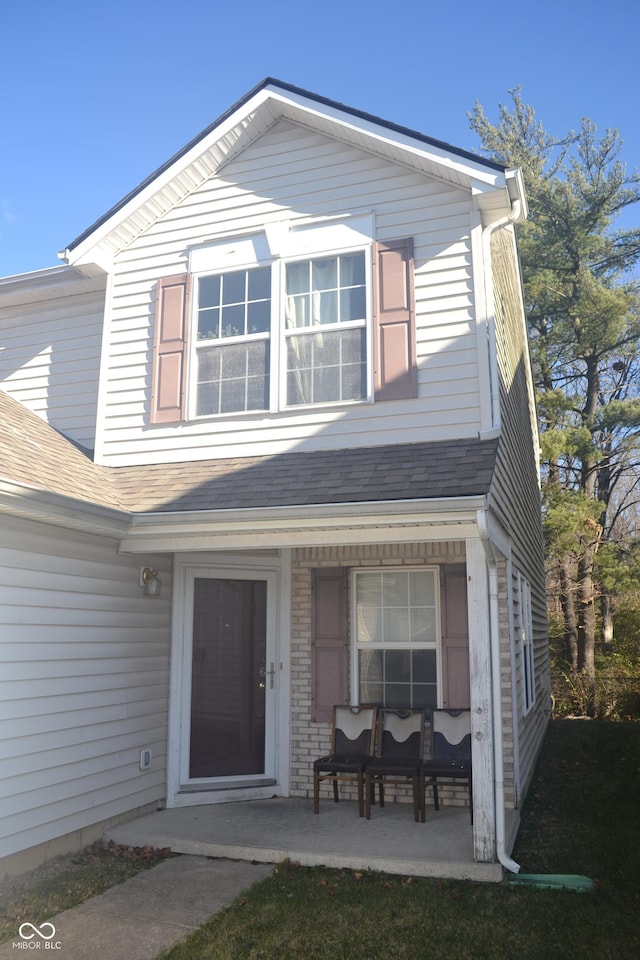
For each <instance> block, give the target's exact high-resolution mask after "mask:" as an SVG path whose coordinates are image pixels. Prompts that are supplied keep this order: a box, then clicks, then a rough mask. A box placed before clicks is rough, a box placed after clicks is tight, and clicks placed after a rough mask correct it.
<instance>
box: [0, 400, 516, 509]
mask: <svg viewBox="0 0 640 960" xmlns="http://www.w3.org/2000/svg"><path fill="white" fill-rule="evenodd" d="M496 446H497V441H495V440H479V439H468V440H458V441H455V442H449V441H437V442H431V443H405V444H394V445H388V446H378V447H368V448H358V449H353V450H327V451H314V452H291V453H285V454H280V455H278V456H261V457H246V458H232V459H224V460H200V461H195V462H187V463H158V464H148V465H142V466H131V467H105V466H99V465H97V464H95V463H93V462H92V461H91V460H90V459H89V458H88V457H87V456H86V455H85V454H84V453H83V452H82V451H81V450H79V449H78V448H77V447H76V446H74V444H73V443H71V442H70V441H69V440H67V439H66V438H65V437H64V436H62V435H61V434H60V433H58V432H57V431H56V430H54V429H53V428H52V427H50V426H49V425H48V424H47V423H46V422H45V421H44V420H42V419H41V418H40V417H39V416H37V415H36V414H35V413H32V412H31V411H29V410H27V409H26V408H25V407H24V406H22V404H20V403H19V402H18V401H17V400H15V399H14V398H12V397H10V396H9V395H8V394H6V393H4V392H3V391H1V390H0V462H1V463H2V466H1V467H0V493H2V492H4V493H5V494H7V486H9V487H11V489H12V491H13V492H12V495H11V496H10V497H9V500H10V503H11V506H12V508H15V507H16V504H17V500H16V495H17V494H16V488H19V490H20V491H21V492H22V493H23V496H24V498H25V500H26V501H28V502H30V503H33V502H34V501H38V500H39V499H43V500H45V501H46V500H47V499H48V498H49V497H50V495H51V494H53V495H56V496H57V497H61V498H65V500H66V501H73V502H75V503H77V504H78V505H81V504H83V505H86V506H87V507H90V508H91V507H100V508H103V509H104V510H107V511H109V512H111V511H117V512H119V513H122V514H123V515H125V516H132V515H135V514H142V513H152V514H155V515H156V516H158V515H161V514H163V513H166V514H172V515H174V516H175V514H180V513H183V514H184V513H192V512H194V511H213V512H215V511H225V510H243V509H250V510H256V509H257V510H260V509H265V510H268V509H271V508H274V507H295V506H310V505H337V504H363V503H375V502H387V503H388V502H393V501H400V500H402V501H407V500H423V501H429V500H441V499H450V498H465V497H479V496H484V495H486V494H487V493H488V492H489V487H490V484H491V479H492V475H493V468H494V464H495V457H496ZM1 506H2V503H1V498H0V507H1ZM14 512H20V511H19V510H15V511H14Z"/></svg>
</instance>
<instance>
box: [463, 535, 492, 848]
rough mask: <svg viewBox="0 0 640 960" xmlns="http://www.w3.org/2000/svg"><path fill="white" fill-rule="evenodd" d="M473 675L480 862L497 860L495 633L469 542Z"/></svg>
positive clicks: (481, 556)
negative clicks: (494, 711) (492, 645)
mask: <svg viewBox="0 0 640 960" xmlns="http://www.w3.org/2000/svg"><path fill="white" fill-rule="evenodd" d="M466 551H467V599H468V603H469V669H470V672H471V746H472V762H473V794H474V798H475V806H474V816H473V843H474V855H475V858H476V860H484V861H493V860H495V857H496V827H495V824H496V816H495V787H494V780H495V772H494V751H493V716H492V707H491V632H490V620H489V578H488V571H487V562H486V556H485V551H484V548H483V546H482V542H481V540H480V539H479V538H478V537H474V538H472V539H471V538H470V539H468V540H467V541H466Z"/></svg>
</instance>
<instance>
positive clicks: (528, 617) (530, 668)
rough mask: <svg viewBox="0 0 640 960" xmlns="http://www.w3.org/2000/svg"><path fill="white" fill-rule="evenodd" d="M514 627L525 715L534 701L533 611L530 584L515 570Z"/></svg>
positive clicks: (531, 707)
mask: <svg viewBox="0 0 640 960" xmlns="http://www.w3.org/2000/svg"><path fill="white" fill-rule="evenodd" d="M515 613H516V616H515V620H516V629H517V631H518V646H519V651H520V685H521V690H522V711H523V716H525V717H526V716H527V714H528V713H530V712H531V710H532V709H533V707H534V705H535V702H536V677H535V654H534V647H533V613H532V608H531V584H530V583H529V581H528V580H527V579H526V577H525V576H523V574H522V573H521V572H520V571H519V570H517V571H516V611H515Z"/></svg>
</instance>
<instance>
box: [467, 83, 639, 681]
mask: <svg viewBox="0 0 640 960" xmlns="http://www.w3.org/2000/svg"><path fill="white" fill-rule="evenodd" d="M510 95H511V98H512V105H511V107H510V108H507V107H506V106H504V105H500V107H499V119H498V122H497V124H492V123H491V122H490V121H489V120H488V119H487V117H486V115H485V113H484V110H483V108H482V106H481V105H480V104H476V106H475V108H474V110H473V112H472V113H471V114H470V116H469V118H470V122H471V127H472V129H473V130H474V131H475V132H476V133H477V134H478V136H479V138H480V141H481V144H482V152H483V153H485V154H487V155H488V156H489V157H490V158H491V159H493V160H497V161H499V162H501V163H504V164H506V165H508V166H519V167H521V168H522V171H523V175H524V180H525V186H526V189H527V196H528V200H529V219H528V221H527V222H526V223H525V224H523V225H522V226H521V227H520V228H519V234H518V240H519V249H520V257H521V262H522V272H523V283H524V295H525V303H526V309H527V316H528V323H529V331H530V339H531V353H532V364H533V369H534V378H535V381H536V389H537V403H538V413H539V417H540V424H541V445H542V458H543V462H542V475H543V508H544V516H545V526H546V536H547V551H548V554H549V558H550V562H551V564H552V566H553V570H554V575H555V579H556V582H557V583H558V584H559V592H560V601H561V608H562V615H563V621H564V640H565V650H566V655H567V659H568V661H569V664H570V666H571V669H572V670H573V671H574V672H576V673H578V672H582V673H584V674H585V675H586V676H587V677H588V678H592V679H593V678H594V677H595V661H594V652H595V644H596V639H597V636H596V600H597V599H598V598H599V591H598V584H597V580H596V577H597V568H596V561H597V556H598V552H599V550H600V548H601V545H602V544H603V543H605V542H608V540H609V539H611V538H612V534H613V533H614V531H615V526H616V522H617V521H619V519H620V517H621V516H622V515H623V514H624V512H625V510H627V509H629V508H630V507H631V506H632V505H633V504H634V502H636V503H637V499H638V488H639V486H640V472H639V464H640V290H639V286H638V283H637V282H636V281H635V280H634V279H633V276H632V272H633V268H634V266H635V265H636V264H637V263H638V261H639V260H640V229H638V228H634V229H617V228H616V220H617V219H618V218H619V216H620V214H621V213H623V212H624V211H625V210H626V209H627V208H629V207H631V206H632V205H633V204H635V203H637V202H638V201H639V200H640V174H638V173H634V174H631V175H628V174H627V171H626V168H625V166H624V164H623V163H622V161H621V160H620V154H621V150H622V141H621V140H620V138H619V136H618V134H617V132H616V131H610V130H607V131H606V132H605V134H604V135H603V136H601V137H599V136H598V134H597V130H596V127H595V125H594V124H593V123H592V122H591V121H590V120H586V119H585V120H583V121H582V124H581V127H580V129H579V130H578V131H577V132H573V131H572V132H570V133H568V134H567V135H566V136H565V137H563V138H556V137H553V136H551V135H550V134H549V133H547V132H546V131H545V129H544V127H543V126H542V124H541V123H540V122H538V121H537V120H536V118H535V112H534V110H533V108H532V107H531V106H528V105H527V104H525V103H524V102H523V100H522V96H521V91H520V89H519V88H516V89H514V90H512V91H510ZM606 595H607V591H606V590H605V591H604V596H605V597H606ZM606 606H607V605H606V603H605V604H604V609H605V611H606ZM605 620H606V617H605ZM607 629H608V626H607Z"/></svg>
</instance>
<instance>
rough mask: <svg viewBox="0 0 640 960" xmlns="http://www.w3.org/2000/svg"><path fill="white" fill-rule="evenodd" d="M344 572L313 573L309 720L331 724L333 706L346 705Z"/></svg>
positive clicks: (346, 658) (338, 570) (347, 689)
mask: <svg viewBox="0 0 640 960" xmlns="http://www.w3.org/2000/svg"><path fill="white" fill-rule="evenodd" d="M348 667H349V637H348V618H347V570H346V568H343V567H329V568H326V569H317V570H313V571H312V580H311V720H312V721H313V722H314V723H323V722H327V721H330V720H331V719H332V716H333V707H334V705H335V704H340V703H348V702H349V686H348Z"/></svg>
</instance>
